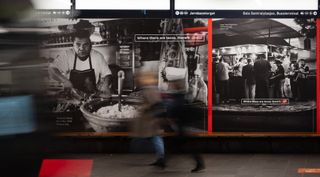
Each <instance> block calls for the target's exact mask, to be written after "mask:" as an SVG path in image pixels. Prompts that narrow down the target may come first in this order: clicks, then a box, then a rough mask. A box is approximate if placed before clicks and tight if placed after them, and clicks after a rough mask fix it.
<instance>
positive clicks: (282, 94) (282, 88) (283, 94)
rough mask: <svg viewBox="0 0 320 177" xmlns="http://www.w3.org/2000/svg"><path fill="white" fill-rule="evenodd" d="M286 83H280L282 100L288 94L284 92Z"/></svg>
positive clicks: (282, 80) (283, 81) (282, 81)
mask: <svg viewBox="0 0 320 177" xmlns="http://www.w3.org/2000/svg"><path fill="white" fill-rule="evenodd" d="M284 83H285V80H284V79H281V81H280V90H281V98H285V97H286V93H285V90H284Z"/></svg>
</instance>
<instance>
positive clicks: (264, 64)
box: [253, 59, 271, 80]
mask: <svg viewBox="0 0 320 177" xmlns="http://www.w3.org/2000/svg"><path fill="white" fill-rule="evenodd" d="M253 69H254V75H255V78H256V80H267V79H268V78H269V76H270V71H271V65H270V63H269V61H267V60H264V59H258V60H257V61H256V62H254V66H253Z"/></svg>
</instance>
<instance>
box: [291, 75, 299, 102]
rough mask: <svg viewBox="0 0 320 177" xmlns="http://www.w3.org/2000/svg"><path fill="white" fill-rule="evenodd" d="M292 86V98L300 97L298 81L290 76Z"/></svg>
mask: <svg viewBox="0 0 320 177" xmlns="http://www.w3.org/2000/svg"><path fill="white" fill-rule="evenodd" d="M290 87H291V92H292V98H293V99H298V87H297V81H294V79H293V78H290Z"/></svg>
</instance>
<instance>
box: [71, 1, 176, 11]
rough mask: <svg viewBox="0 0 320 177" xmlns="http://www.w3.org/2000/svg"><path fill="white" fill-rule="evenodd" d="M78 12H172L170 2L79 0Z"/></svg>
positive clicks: (77, 3)
mask: <svg viewBox="0 0 320 177" xmlns="http://www.w3.org/2000/svg"><path fill="white" fill-rule="evenodd" d="M75 7H76V9H77V10H118V9H119V10H170V0H161V1H158V0H134V1H133V0H117V1H115V0H90V1H88V0H77V1H76V3H75Z"/></svg>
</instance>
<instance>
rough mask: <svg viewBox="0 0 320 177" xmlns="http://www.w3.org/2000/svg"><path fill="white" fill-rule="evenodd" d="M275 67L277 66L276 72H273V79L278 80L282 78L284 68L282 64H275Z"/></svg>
mask: <svg viewBox="0 0 320 177" xmlns="http://www.w3.org/2000/svg"><path fill="white" fill-rule="evenodd" d="M277 67H278V68H277V70H276V72H275V73H274V79H275V80H276V81H280V80H282V79H284V68H283V66H282V65H280V66H277Z"/></svg>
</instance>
